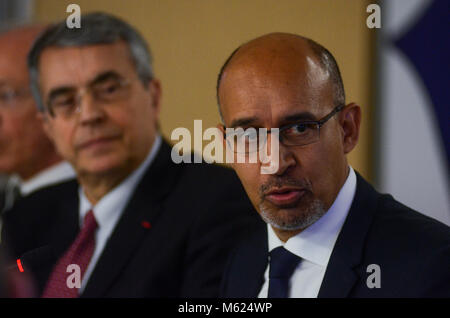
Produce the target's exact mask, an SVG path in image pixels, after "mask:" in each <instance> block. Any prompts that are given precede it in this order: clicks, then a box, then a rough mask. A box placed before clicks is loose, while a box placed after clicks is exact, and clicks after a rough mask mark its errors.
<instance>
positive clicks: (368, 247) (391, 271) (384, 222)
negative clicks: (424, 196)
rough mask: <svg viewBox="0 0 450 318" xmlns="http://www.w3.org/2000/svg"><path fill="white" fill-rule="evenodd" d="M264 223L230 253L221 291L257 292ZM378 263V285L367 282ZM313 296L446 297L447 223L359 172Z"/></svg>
mask: <svg viewBox="0 0 450 318" xmlns="http://www.w3.org/2000/svg"><path fill="white" fill-rule="evenodd" d="M267 250H268V245H267V227H266V226H265V225H264V226H262V227H260V228H259V229H258V231H257V232H256V233H255V234H254V235H253V236H251V238H249V239H248V240H247V241H246V242H245V243H244V244H242V245H241V246H240V247H239V248H238V249H237V250H236V251H235V252H233V253H232V256H231V257H230V260H229V263H228V265H227V268H226V273H225V275H224V280H223V282H222V290H221V296H223V297H243V298H253V297H257V295H258V293H259V291H260V289H261V287H262V284H263V282H264V271H265V269H266V266H267V262H268V251H267ZM370 264H377V265H379V266H380V273H381V276H380V278H381V279H380V282H381V286H380V287H381V288H372V289H371V288H368V286H367V284H366V282H367V279H368V278H369V281H372V278H373V276H372V277H369V276H370V275H372V274H373V273H374V272H373V270H370V271H369V272H367V267H368V266H369V265H370ZM318 297H450V228H449V227H447V226H446V225H444V224H442V223H440V222H438V221H435V220H433V219H431V218H429V217H426V216H424V215H422V214H420V213H418V212H415V211H413V210H411V209H410V208H408V207H406V206H404V205H402V204H401V203H399V202H397V201H395V200H394V199H393V198H392V197H391V196H390V195H383V194H380V193H378V192H376V191H375V190H374V189H373V188H372V186H370V185H369V184H368V183H367V182H366V181H365V180H364V179H363V178H362V177H361V176H360V175H359V174H357V189H356V194H355V198H354V200H353V203H352V206H351V208H350V211H349V213H348V216H347V218H346V220H345V223H344V225H343V227H342V230H341V232H340V234H339V236H338V239H337V241H336V244H335V246H334V249H333V252H332V254H331V257H330V260H329V263H328V266H327V269H326V272H325V276H324V279H323V281H322V285H321V287H320V290H319V294H318Z"/></svg>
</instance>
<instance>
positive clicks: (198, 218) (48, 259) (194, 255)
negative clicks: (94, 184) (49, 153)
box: [2, 142, 259, 297]
mask: <svg viewBox="0 0 450 318" xmlns="http://www.w3.org/2000/svg"><path fill="white" fill-rule="evenodd" d="M170 155H171V148H170V146H169V145H168V144H167V143H166V142H163V143H162V145H161V148H160V150H159V153H158V155H157V156H156V157H155V160H154V162H153V163H152V164H151V165H150V167H149V168H148V170H147V171H146V173H145V175H144V176H143V178H142V180H141V182H140V183H139V185H138V186H137V189H136V191H135V192H134V194H133V195H132V198H131V199H130V202H129V203H128V205H127V207H126V208H125V210H124V213H123V215H122V216H121V218H120V220H119V222H118V224H117V226H116V228H115V229H114V231H113V233H112V235H111V237H110V238H109V240H108V242H107V244H106V246H105V248H104V250H103V252H102V255H101V257H100V258H99V260H98V262H97V265H96V267H95V269H94V271H93V273H92V275H91V277H90V279H89V281H88V283H87V285H86V288H85V289H84V292H83V294H82V295H81V296H82V297H216V296H217V295H218V293H219V286H220V279H221V275H222V273H223V269H224V267H225V264H226V259H227V257H228V256H229V252H230V250H231V249H232V248H233V247H234V246H235V243H236V242H237V241H238V240H239V239H240V238H241V235H242V234H243V233H244V232H247V231H248V230H249V228H252V226H254V224H255V223H256V222H259V220H258V219H257V218H258V215H257V213H256V212H255V211H254V209H253V208H252V206H251V204H250V202H249V200H248V199H247V196H246V195H245V192H244V190H243V188H242V186H241V184H240V182H239V179H238V178H237V176H236V175H235V174H234V172H233V171H232V170H230V169H226V168H222V167H218V166H214V165H208V164H205V163H202V164H194V163H192V164H183V163H182V164H175V163H173V162H172V160H171V157H170ZM78 215H79V212H78V184H77V183H76V182H74V181H72V182H66V183H64V184H61V185H58V186H54V187H49V188H46V189H44V190H41V191H38V192H36V193H34V194H33V195H30V196H29V197H27V198H25V199H23V200H21V201H20V202H19V203H18V204H17V206H16V207H15V208H14V209H13V210H11V211H9V212H8V213H7V214H6V215H5V218H4V225H3V231H2V238H3V242H4V243H6V245H7V247H8V248H9V249H10V252H11V254H13V255H14V256H15V257H22V258H23V262H22V263H23V264H24V269H25V270H30V271H31V272H33V274H34V275H35V277H36V281H37V284H38V287H39V290H40V292H42V290H43V288H44V287H45V282H46V280H47V278H48V277H49V274H50V272H51V269H52V266H53V265H54V264H55V262H56V261H57V259H58V258H59V257H60V256H61V255H62V254H63V253H64V251H65V250H66V249H67V248H68V247H69V246H70V244H71V243H72V241H73V240H74V238H75V237H76V235H77V233H78V231H79V224H78V219H79V216H78ZM142 222H148V223H150V228H149V226H148V223H145V224H144V225H143V224H142ZM24 253H25V254H24Z"/></svg>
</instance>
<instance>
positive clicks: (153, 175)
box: [82, 142, 181, 297]
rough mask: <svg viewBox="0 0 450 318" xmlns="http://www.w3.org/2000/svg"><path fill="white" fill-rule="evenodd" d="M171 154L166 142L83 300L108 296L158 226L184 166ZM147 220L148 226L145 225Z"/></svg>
mask: <svg viewBox="0 0 450 318" xmlns="http://www.w3.org/2000/svg"><path fill="white" fill-rule="evenodd" d="M170 151H171V150H170V146H169V145H168V144H167V143H166V142H163V143H162V144H161V149H160V150H159V152H158V155H157V156H156V158H155V161H154V162H153V163H152V164H151V165H150V167H149V168H148V169H147V171H146V173H145V174H144V176H143V177H142V180H141V181H140V182H139V184H138V185H137V187H136V190H135V192H134V194H133V195H132V197H131V200H130V202H129V203H128V205H127V207H126V208H125V210H124V212H123V214H122V216H121V218H120V220H119V222H118V224H117V226H116V227H115V229H114V231H113V233H112V235H111V237H110V239H109V240H108V242H107V244H106V246H105V248H104V250H103V253H102V255H101V257H100V259H99V260H98V262H97V265H96V267H95V269H94V271H93V273H92V275H91V277H90V278H89V282H88V284H87V285H86V288H85V290H84V292H83V294H82V297H101V296H102V295H104V294H105V292H106V291H107V290H108V289H109V287H110V286H111V285H112V284H113V283H114V280H115V278H116V277H117V276H118V274H120V272H121V271H122V270H123V268H124V267H125V266H126V264H127V263H128V261H129V260H130V259H131V258H132V256H133V253H134V251H135V250H136V248H137V247H138V246H139V245H140V243H141V242H142V241H143V239H144V237H145V236H146V235H147V234H148V233H149V232H151V228H149V226H150V224H151V226H154V224H155V223H156V221H157V218H158V216H159V215H160V214H161V212H162V211H163V207H162V203H163V199H164V197H165V196H166V195H167V193H168V192H169V190H170V188H171V187H172V184H173V182H175V180H176V176H177V174H178V173H179V171H180V170H181V166H180V165H175V164H173V163H172V160H171V159H170ZM143 221H144V222H146V223H144V224H142V222H143ZM143 225H145V226H143Z"/></svg>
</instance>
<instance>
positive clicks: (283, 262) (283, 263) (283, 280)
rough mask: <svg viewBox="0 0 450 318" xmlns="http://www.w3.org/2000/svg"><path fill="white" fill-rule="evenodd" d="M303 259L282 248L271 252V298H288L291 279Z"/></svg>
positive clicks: (269, 294)
mask: <svg viewBox="0 0 450 318" xmlns="http://www.w3.org/2000/svg"><path fill="white" fill-rule="evenodd" d="M300 260H301V258H300V257H298V256H297V255H294V254H292V253H291V252H289V251H288V250H286V249H285V248H284V247H282V246H280V247H277V248H275V249H273V250H272V251H271V252H270V269H269V293H268V297H269V298H286V297H287V296H288V289H289V279H290V277H291V276H292V274H293V273H294V270H295V269H296V268H297V265H298V264H299V262H300Z"/></svg>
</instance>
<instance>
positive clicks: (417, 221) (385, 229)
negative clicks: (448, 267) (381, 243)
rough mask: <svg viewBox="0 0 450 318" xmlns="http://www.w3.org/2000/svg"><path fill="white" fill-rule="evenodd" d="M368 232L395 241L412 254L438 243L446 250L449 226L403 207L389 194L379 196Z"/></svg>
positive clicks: (449, 232) (448, 244) (449, 237)
mask: <svg viewBox="0 0 450 318" xmlns="http://www.w3.org/2000/svg"><path fill="white" fill-rule="evenodd" d="M372 231H376V232H377V233H378V234H379V235H380V236H381V235H383V236H384V237H386V239H388V238H389V237H391V238H396V240H399V241H400V242H402V243H404V246H405V247H406V246H410V247H411V248H412V249H413V250H416V251H417V249H419V250H424V251H427V250H429V249H430V248H431V247H433V246H442V244H447V246H448V248H449V249H450V227H448V226H447V225H445V224H443V223H441V222H440V221H438V220H435V219H433V218H431V217H429V216H427V215H425V214H423V213H420V212H418V211H416V210H414V209H412V208H410V207H408V206H406V205H404V204H403V203H401V202H399V201H397V200H395V199H394V198H393V197H392V196H391V195H389V194H380V196H379V199H378V206H377V212H376V214H375V217H374V220H373V226H372ZM410 239H411V240H410ZM391 242H392V241H391ZM407 242H409V243H408V244H406V243H407Z"/></svg>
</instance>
